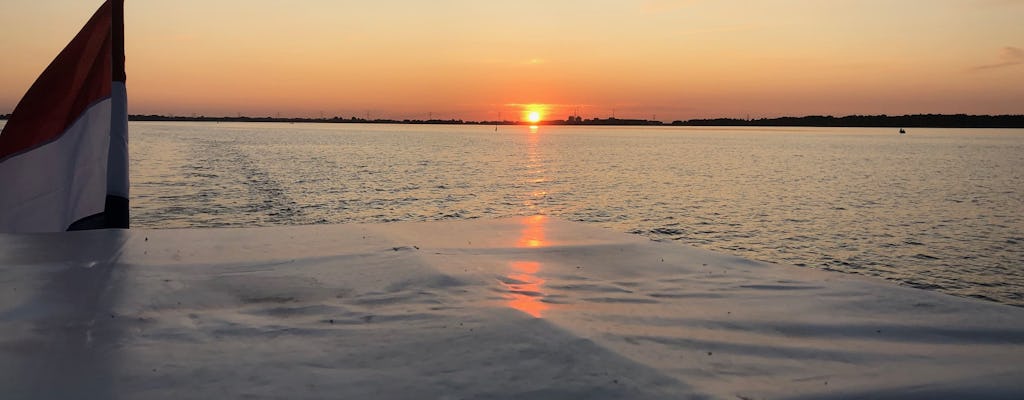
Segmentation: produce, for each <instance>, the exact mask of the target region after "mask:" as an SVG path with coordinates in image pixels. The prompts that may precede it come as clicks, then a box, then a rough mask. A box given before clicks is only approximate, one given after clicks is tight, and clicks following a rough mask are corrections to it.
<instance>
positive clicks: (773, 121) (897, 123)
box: [0, 114, 1024, 128]
mask: <svg viewBox="0 0 1024 400" xmlns="http://www.w3.org/2000/svg"><path fill="white" fill-rule="evenodd" d="M8 116H10V114H4V115H0V119H3V120H6V119H7V117H8ZM128 119H129V120H131V121H200V122H291V123H296V122H301V123H309V122H311V123H338V124H345V123H358V124H435V125H532V124H531V123H528V122H521V121H465V120H461V119H428V120H419V119H402V120H397V119H367V118H359V117H350V118H343V117H331V118H282V117H249V116H235V117H229V116H223V117H208V116H175V115H170V116H168V115H129V116H128ZM537 125H610V126H777V127H785V126H789V127H795V126H806V127H850V128H1024V115H966V114H914V115H900V116H890V115H848V116H845V117H833V116H827V115H825V116H822V115H811V116H805V117H779V118H760V119H737V118H714V119H690V120H686V121H682V120H676V121H672V122H671V123H665V122H663V121H655V120H646V119H623V118H614V117H612V118H592V119H584V118H582V117H578V116H570V117H569V118H567V119H564V120H549V121H541V122H540V123H538V124H537Z"/></svg>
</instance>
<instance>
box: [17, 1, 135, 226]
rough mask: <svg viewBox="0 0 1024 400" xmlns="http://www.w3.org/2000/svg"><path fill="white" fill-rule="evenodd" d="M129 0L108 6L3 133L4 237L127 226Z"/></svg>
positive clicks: (45, 75) (66, 51)
mask: <svg viewBox="0 0 1024 400" xmlns="http://www.w3.org/2000/svg"><path fill="white" fill-rule="evenodd" d="M127 102H128V100H127V92H126V90H125V73H124V0H108V1H107V2H105V3H103V5H102V6H101V7H100V9H99V10H97V11H96V14H94V15H93V16H92V18H91V19H89V22H87V23H86V24H85V27H83V28H82V30H81V31H80V32H79V33H78V35H76V36H75V38H74V39H72V40H71V43H69V44H68V45H67V47H65V48H64V50H63V51H61V52H60V54H59V55H57V58H55V59H54V60H53V62H52V63H50V65H49V66H48V67H47V68H46V70H45V71H43V73H42V75H40V76H39V78H38V79H37V80H36V82H35V83H33V84H32V87H31V88H29V90H28V92H27V93H26V94H25V97H23V98H22V99H21V101H20V102H19V103H18V105H17V107H15V108H14V112H13V113H11V115H10V117H9V119H8V121H7V124H6V125H5V126H4V128H3V131H2V132H0V232H55V231H65V230H79V229H100V228H127V227H128V109H127Z"/></svg>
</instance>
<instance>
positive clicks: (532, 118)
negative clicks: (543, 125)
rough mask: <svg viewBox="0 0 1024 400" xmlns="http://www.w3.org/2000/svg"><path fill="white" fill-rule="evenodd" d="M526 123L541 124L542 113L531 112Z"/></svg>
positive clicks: (527, 115) (527, 114)
mask: <svg viewBox="0 0 1024 400" xmlns="http://www.w3.org/2000/svg"><path fill="white" fill-rule="evenodd" d="M526 121H527V122H529V123H531V124H536V123H538V122H540V112H538V111H530V112H528V113H526Z"/></svg>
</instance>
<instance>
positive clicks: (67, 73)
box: [0, 1, 123, 161]
mask: <svg viewBox="0 0 1024 400" xmlns="http://www.w3.org/2000/svg"><path fill="white" fill-rule="evenodd" d="M110 28H111V6H110V2H109V1H108V2H106V3H104V4H103V6H101V7H100V9H99V10H97V11H96V14H94V15H93V16H92V18H90V19H89V22H88V23H86V24H85V27H83V28H82V30H81V31H80V32H78V35H76V36H75V38H74V39H72V40H71V43H69V44H68V45H67V47H65V48H64V50H63V51H61V52H60V54H59V55H57V58H55V59H54V60H53V62H51V63H50V66H48V67H46V70H45V71H43V73H42V74H41V75H39V78H38V79H36V82H35V83H33V84H32V87H30V88H29V89H28V92H27V93H26V94H25V97H23V98H22V99H21V102H19V103H18V106H17V107H15V108H14V112H12V113H11V116H10V118H9V119H8V121H7V125H6V126H4V129H3V132H2V133H0V161H3V160H4V159H6V158H8V157H10V156H12V155H15V154H19V153H23V152H25V151H28V150H31V149H34V148H36V147H39V146H41V145H44V144H46V143H49V142H52V141H54V140H56V139H58V138H59V137H60V136H61V134H63V133H64V131H65V130H67V128H68V127H70V126H71V125H72V124H73V123H74V122H75V121H76V120H77V119H78V117H79V116H80V115H82V113H83V112H84V111H85V110H86V109H88V108H89V107H90V106H92V105H93V104H95V103H96V102H98V101H100V100H102V99H105V98H107V97H110V90H111V89H110V87H111V78H112V77H111V74H112V68H113V65H112V54H111V45H112V41H113V39H112V38H111V29H110ZM122 70H123V69H122Z"/></svg>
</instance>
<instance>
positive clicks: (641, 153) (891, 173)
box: [131, 123, 1024, 306]
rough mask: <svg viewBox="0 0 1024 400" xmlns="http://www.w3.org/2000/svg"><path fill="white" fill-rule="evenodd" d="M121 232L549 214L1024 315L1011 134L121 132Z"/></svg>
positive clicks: (265, 128)
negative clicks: (124, 164) (127, 197)
mask: <svg viewBox="0 0 1024 400" xmlns="http://www.w3.org/2000/svg"><path fill="white" fill-rule="evenodd" d="M131 132H132V139H131V140H132V149H131V151H132V171H131V172H132V185H133V186H132V190H133V192H132V212H133V218H134V219H133V224H134V225H133V226H135V227H146V228H185V227H225V226H229V227H241V226H274V225H299V224H321V223H351V222H393V221H430V220H443V219H472V218H497V217H506V216H514V215H533V214H547V215H553V216H557V217H560V218H564V219H568V220H573V221H583V222H587V223H592V224H596V225H600V226H604V227H608V228H611V229H615V230H618V231H622V232H629V233H634V234H639V235H644V236H647V237H650V238H652V239H655V240H662V241H679V242H681V243H687V244H691V245H695V246H698V247H703V248H707V249H711V250H717V251H721V252H726V253H731V254H736V255H740V256H744V257H748V258H753V259H758V260H764V261H770V262H779V263H788V264H795V265H799V266H806V267H813V268H823V269H830V270H837V271H842V272H847V273H856V274H863V275H870V276H877V277H880V278H884V279H888V280H892V281H895V282H898V283H899V284H903V285H908V286H914V287H919V288H925V289H931V290H938V291H942V292H946V293H950V294H954V295H958V296H966V297H977V298H983V299H989V300H993V301H997V302H1002V303H1006V304H1012V305H1016V306H1024V295H1022V293H1024V251H1022V249H1024V219H1022V216H1021V215H1022V214H1024V213H1022V211H1024V206H1022V203H1024V131H1021V130H944V129H911V130H910V131H909V134H908V135H906V136H899V135H897V132H896V130H895V129H863V128H849V129H834V128H753V129H746V128H669V127H637V128H632V127H630V128H627V127H548V126H541V127H540V128H539V129H535V130H531V129H530V128H528V127H513V126H508V127H501V128H499V129H498V131H495V130H494V127H492V126H412V125H348V124H340V125H328V124H323V125H320V124H241V123H221V124H215V123H132V124H131Z"/></svg>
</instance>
